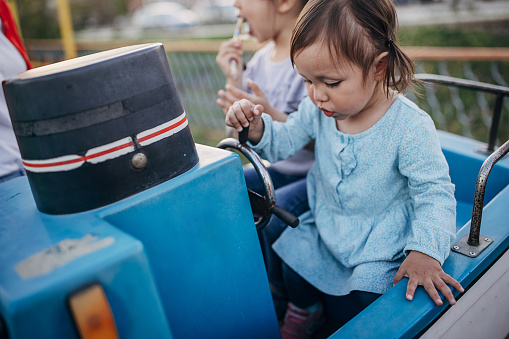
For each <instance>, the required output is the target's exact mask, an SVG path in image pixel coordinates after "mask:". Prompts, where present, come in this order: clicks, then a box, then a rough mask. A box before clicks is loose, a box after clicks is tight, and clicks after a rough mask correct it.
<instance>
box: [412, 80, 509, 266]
mask: <svg viewBox="0 0 509 339" xmlns="http://www.w3.org/2000/svg"><path fill="white" fill-rule="evenodd" d="M415 79H416V80H418V81H422V82H429V83H436V84H439V85H445V86H455V87H461V88H467V89H472V90H475V91H482V92H486V93H491V94H494V95H496V101H495V105H494V108H493V117H492V121H491V127H490V136H489V142H488V146H487V147H486V149H484V150H483V151H484V152H487V153H489V154H490V155H489V156H488V158H487V159H486V160H485V161H484V163H483V164H482V166H481V169H480V171H479V174H478V176H477V182H476V185H475V193H474V203H473V207H472V219H471V222H470V232H469V234H468V235H466V236H465V237H463V238H462V239H460V240H459V241H458V242H457V243H456V244H455V245H454V246H453V247H452V250H453V251H455V252H458V253H461V254H464V255H466V256H469V257H472V258H475V257H477V256H478V255H479V254H480V253H481V252H482V251H483V250H484V249H486V248H487V247H488V246H489V245H491V244H492V243H493V240H492V239H491V238H488V237H484V236H481V234H480V232H481V220H482V212H483V207H484V193H485V190H486V183H487V181H488V176H489V174H490V172H491V170H492V168H493V166H495V164H496V163H497V162H498V161H499V160H500V159H502V158H503V157H504V156H505V155H506V154H507V153H508V152H509V141H507V142H505V143H504V144H503V145H502V146H500V147H499V148H498V149H497V150H495V142H496V139H497V132H498V125H499V123H500V116H501V112H502V102H503V99H504V96H506V95H509V88H508V87H504V86H497V85H492V84H487V83H483V82H479V81H472V80H466V79H460V78H453V77H449V76H444V75H436V74H416V75H415Z"/></svg>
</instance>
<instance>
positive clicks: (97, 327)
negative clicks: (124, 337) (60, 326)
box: [69, 284, 118, 339]
mask: <svg viewBox="0 0 509 339" xmlns="http://www.w3.org/2000/svg"><path fill="white" fill-rule="evenodd" d="M69 306H70V308H71V312H72V314H73V316H74V321H75V322H76V327H77V328H78V331H79V333H80V335H81V338H82V339H118V333H117V328H116V326H115V319H114V318H113V314H112V313H111V309H110V304H109V303H108V299H107V298H106V294H105V293H104V290H103V288H102V286H101V285H97V284H95V285H92V286H90V287H88V288H86V289H85V290H82V291H79V292H77V293H75V294H73V295H71V296H70V297H69Z"/></svg>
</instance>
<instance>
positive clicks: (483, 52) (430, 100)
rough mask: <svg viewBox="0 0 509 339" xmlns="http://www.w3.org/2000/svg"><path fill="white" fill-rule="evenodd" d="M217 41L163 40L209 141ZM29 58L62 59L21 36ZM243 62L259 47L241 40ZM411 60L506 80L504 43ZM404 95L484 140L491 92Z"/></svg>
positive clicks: (446, 71) (215, 127)
mask: <svg viewBox="0 0 509 339" xmlns="http://www.w3.org/2000/svg"><path fill="white" fill-rule="evenodd" d="M135 43H139V42H132V43H130V42H118V41H117V42H114V43H111V42H109V43H89V44H85V43H81V44H80V43H78V44H77V48H78V55H86V54H91V53H95V52H99V51H102V50H107V49H112V48H116V47H120V46H125V45H129V44H135ZM219 43H220V42H218V41H214V40H207V41H168V42H163V45H164V47H165V49H166V51H167V55H168V60H169V63H170V66H171V69H172V72H173V76H174V79H175V82H176V85H177V88H178V90H179V93H180V97H181V100H182V103H183V105H184V108H185V110H186V113H187V115H188V118H189V120H190V126H191V130H192V131H193V135H194V136H195V139H197V142H200V143H205V144H210V145H215V144H216V143H217V141H219V140H220V139H222V138H223V137H224V131H225V127H224V114H223V111H222V110H221V109H220V108H219V107H218V106H217V105H216V103H215V102H216V99H217V97H218V96H217V91H218V90H219V89H221V88H223V86H224V83H225V78H224V76H223V74H222V73H221V71H220V69H219V67H218V66H217V64H216V61H215V58H216V53H217V49H218V47H219ZM26 45H27V48H28V51H29V55H30V58H31V60H33V61H34V62H35V64H36V65H42V64H48V63H53V62H57V61H60V60H63V59H64V56H63V51H62V47H61V45H60V42H59V41H41V40H33V41H31V40H27V41H26ZM245 47H246V49H245V53H244V57H245V61H246V62H247V61H248V60H249V58H250V57H251V56H252V54H253V53H254V51H255V50H256V49H257V48H259V46H257V45H255V44H253V43H247V44H246V46H245ZM406 51H407V52H408V53H409V54H410V55H411V56H412V57H413V58H414V59H415V60H416V64H417V72H418V73H433V74H441V75H449V76H453V77H459V78H464V79H470V80H476V81H483V82H487V83H490V84H496V85H501V86H507V85H508V83H507V82H508V79H509V48H448V47H428V48H410V47H408V48H406ZM407 95H408V96H409V98H410V99H411V100H413V101H415V102H416V103H418V104H419V106H420V107H422V108H423V109H424V110H426V111H427V112H428V113H430V114H431V116H432V118H433V119H434V121H435V124H436V126H437V128H438V129H441V130H445V131H450V132H453V133H455V134H459V135H464V136H467V137H470V138H474V139H476V140H480V141H485V142H486V141H487V139H488V133H489V126H490V123H491V116H492V109H493V106H494V101H495V96H493V95H490V94H482V93H477V92H474V91H472V90H460V89H457V88H448V87H440V86H436V85H432V84H425V85H424V86H417V87H416V93H413V92H408V93H407ZM508 100H509V99H507V98H506V99H505V100H504V103H503V111H502V119H501V125H500V128H499V132H498V137H499V142H498V143H497V144H498V145H499V144H501V143H503V142H504V141H506V140H508V139H509V101H508Z"/></svg>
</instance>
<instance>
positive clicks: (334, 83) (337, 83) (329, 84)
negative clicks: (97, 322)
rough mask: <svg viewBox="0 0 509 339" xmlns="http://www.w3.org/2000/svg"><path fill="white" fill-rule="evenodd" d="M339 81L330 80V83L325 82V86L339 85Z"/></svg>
mask: <svg viewBox="0 0 509 339" xmlns="http://www.w3.org/2000/svg"><path fill="white" fill-rule="evenodd" d="M340 83H341V81H336V82H331V83H327V82H326V83H325V86H327V87H336V86H337V85H339V84H340Z"/></svg>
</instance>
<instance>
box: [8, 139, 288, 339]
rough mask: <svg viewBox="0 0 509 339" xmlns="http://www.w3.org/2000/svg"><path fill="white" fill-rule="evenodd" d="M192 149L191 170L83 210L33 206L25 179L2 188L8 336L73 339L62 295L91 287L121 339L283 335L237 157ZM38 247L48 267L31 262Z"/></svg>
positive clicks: (13, 181) (70, 320)
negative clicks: (195, 158)
mask: <svg viewBox="0 0 509 339" xmlns="http://www.w3.org/2000/svg"><path fill="white" fill-rule="evenodd" d="M197 150H198V154H199V158H200V161H199V163H198V164H197V165H196V166H195V167H194V168H192V169H191V170H189V171H188V172H186V173H184V174H182V175H180V176H178V177H176V178H174V179H171V180H169V181H166V182H164V183H162V184H160V185H158V186H156V187H153V188H150V189H147V190H145V191H143V192H141V193H138V194H136V195H134V196H131V197H128V198H126V199H123V200H121V201H118V202H116V203H114V204H111V205H108V206H105V207H102V208H98V209H95V210H91V211H87V212H82V213H76V214H69V215H58V216H55V215H47V214H44V213H41V212H39V211H38V210H37V208H36V206H35V203H34V200H33V197H32V193H31V191H30V187H29V185H28V181H27V179H26V178H18V179H14V180H11V181H9V182H6V183H4V184H1V185H0V316H1V317H2V318H3V319H4V322H5V327H6V328H7V333H8V335H9V338H10V339H22V338H78V333H77V330H76V329H75V328H74V325H73V319H72V315H71V313H70V311H69V308H68V306H67V298H69V296H70V295H72V293H73V292H74V291H77V290H79V289H81V288H83V287H86V286H87V285H88V284H91V283H99V284H100V285H102V287H103V289H104V291H105V294H106V296H107V299H108V301H109V303H110V307H111V310H112V313H113V315H114V318H115V322H116V326H117V330H118V334H119V336H120V338H145V337H146V338H277V337H279V336H280V335H279V327H278V324H277V320H276V316H275V312H274V308H273V304H272V299H271V295H270V290H269V287H268V281H267V276H266V273H265V267H264V263H263V259H262V255H261V250H260V246H259V242H258V238H257V233H256V229H255V226H254V223H253V217H252V213H251V208H250V204H249V199H248V195H247V194H246V193H247V191H246V185H245V181H244V177H243V171H242V166H241V162H240V160H239V157H238V156H237V155H235V154H234V153H231V152H228V151H224V150H219V149H215V148H211V147H207V146H201V145H197ZM76 194H79V192H76ZM69 240H72V241H74V243H72V244H71V245H69V243H68V242H69ZM76 242H78V245H79V246H78V245H77V244H76ZM99 245H100V246H99ZM73 246H74V247H73ZM101 246H102V247H101ZM76 247H78V248H79V251H78V250H76ZM34 254H38V255H39V256H42V257H45V258H46V259H48V260H45V261H44V262H46V263H48V262H49V265H48V267H44V268H43V267H41V266H38V267H33V266H30V265H29V263H30V258H32V257H33V256H34ZM34 262H37V261H34ZM52 263H53V265H51V264H52ZM0 327H1V326H0Z"/></svg>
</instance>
